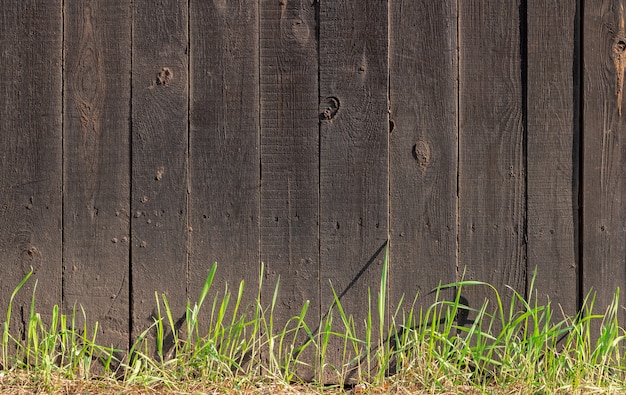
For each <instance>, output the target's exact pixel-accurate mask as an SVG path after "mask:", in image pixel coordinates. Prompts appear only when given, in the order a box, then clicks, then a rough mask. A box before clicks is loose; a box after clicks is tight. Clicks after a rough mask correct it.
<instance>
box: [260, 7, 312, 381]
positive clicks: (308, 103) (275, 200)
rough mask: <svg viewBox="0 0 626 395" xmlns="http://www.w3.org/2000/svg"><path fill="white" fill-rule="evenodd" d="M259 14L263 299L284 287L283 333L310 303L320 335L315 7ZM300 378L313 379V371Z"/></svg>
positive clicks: (278, 317) (278, 319)
mask: <svg viewBox="0 0 626 395" xmlns="http://www.w3.org/2000/svg"><path fill="white" fill-rule="evenodd" d="M260 7H261V20H260V62H261V63H260V67H261V68H260V70H261V86H260V89H261V91H260V98H261V169H262V171H261V260H262V262H264V264H265V268H266V270H267V277H266V278H265V280H264V284H265V285H264V288H263V293H262V295H261V298H262V300H264V301H266V302H267V303H269V301H271V300H272V295H273V292H274V288H275V284H276V283H277V282H278V281H279V280H280V288H279V289H280V293H279V294H278V306H277V308H276V310H275V313H274V319H275V324H276V325H277V326H278V327H280V328H283V327H284V325H285V324H286V323H287V322H288V320H289V319H290V318H292V317H294V316H297V315H299V314H300V310H301V309H302V306H303V304H304V303H305V301H307V300H308V301H310V307H309V310H308V313H307V317H309V318H308V319H307V324H308V325H309V326H310V327H313V328H314V327H315V326H316V325H317V323H318V322H319V317H320V312H319V303H320V301H319V273H318V269H319V267H318V265H319V227H318V206H319V114H318V107H319V106H318V100H317V94H318V78H317V74H318V73H317V68H318V64H317V39H316V31H317V26H316V25H317V22H316V20H315V16H316V7H315V3H313V4H312V3H311V2H310V1H290V2H282V3H279V2H276V1H262V2H261V4H260ZM300 334H301V335H305V336H300V339H299V341H300V342H304V341H305V340H306V334H305V333H304V331H301V332H300ZM309 356H310V357H311V361H312V360H313V359H312V355H309ZM298 374H299V375H300V377H301V378H302V379H305V380H311V379H312V378H313V370H312V369H304V368H303V369H300V371H299V372H298Z"/></svg>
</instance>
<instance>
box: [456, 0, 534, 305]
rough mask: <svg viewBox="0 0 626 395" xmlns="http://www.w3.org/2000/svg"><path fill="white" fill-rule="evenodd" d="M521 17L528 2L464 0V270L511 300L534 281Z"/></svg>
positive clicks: (478, 294)
mask: <svg viewBox="0 0 626 395" xmlns="http://www.w3.org/2000/svg"><path fill="white" fill-rule="evenodd" d="M520 18H522V15H520V1H505V2H493V1H486V0H484V1H460V2H459V51H460V52H459V123H460V131H459V266H460V267H459V270H460V272H461V274H462V273H463V272H465V279H468V280H469V279H471V280H480V281H486V282H489V283H491V284H493V285H494V286H495V287H496V288H497V289H498V290H499V292H501V294H502V296H503V298H505V297H506V296H508V295H510V294H511V293H510V291H509V290H507V289H506V288H505V285H508V286H511V287H513V288H514V289H516V290H517V291H519V292H524V290H525V287H526V256H525V253H526V248H525V243H524V236H525V219H526V212H525V203H526V202H525V182H524V178H525V177H524V173H525V168H524V125H523V116H522V113H523V97H522V93H523V92H522V69H521V67H522V62H521V53H520V52H521V50H522V49H523V47H522V46H521V44H520V20H521V19H520ZM465 296H466V297H467V299H468V301H469V304H470V305H471V306H472V307H480V306H481V305H482V303H483V301H484V298H485V297H488V298H490V299H492V303H491V306H494V305H495V301H493V294H492V293H491V292H489V290H488V289H487V288H478V287H472V288H466V295H465ZM505 303H506V302H505Z"/></svg>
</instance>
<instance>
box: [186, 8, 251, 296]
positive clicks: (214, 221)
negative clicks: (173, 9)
mask: <svg viewBox="0 0 626 395" xmlns="http://www.w3.org/2000/svg"><path fill="white" fill-rule="evenodd" d="M257 18H258V5H256V3H255V4H251V3H250V2H247V1H215V2H204V1H192V3H191V8H190V26H191V31H190V35H191V36H190V38H191V75H190V80H191V92H190V96H191V99H190V105H191V118H190V128H191V129H190V133H191V134H190V182H191V195H190V202H189V204H190V207H189V210H190V212H189V216H190V225H191V227H192V228H193V233H192V236H191V255H190V260H189V292H190V298H191V299H192V300H193V299H194V298H195V297H196V296H195V295H198V294H199V292H200V290H201V288H202V284H203V282H204V280H205V277H206V275H207V273H208V270H209V268H210V267H211V265H212V264H213V262H218V265H219V269H218V272H217V276H216V280H215V281H216V286H217V287H218V289H217V290H216V291H218V290H219V292H220V294H223V292H224V290H223V287H224V283H225V282H228V284H229V285H230V286H231V289H233V288H235V289H236V287H237V286H238V284H239V281H240V280H244V281H245V288H246V293H245V295H246V296H245V299H246V300H245V304H248V303H250V302H252V300H253V299H255V298H256V293H257V285H258V282H259V186H260V185H259V184H260V179H259V174H260V168H259V162H260V160H259V128H260V125H259V60H258V42H259V40H258V20H257ZM245 304H244V306H245Z"/></svg>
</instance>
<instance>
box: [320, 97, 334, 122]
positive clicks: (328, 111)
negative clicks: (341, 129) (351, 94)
mask: <svg viewBox="0 0 626 395" xmlns="http://www.w3.org/2000/svg"><path fill="white" fill-rule="evenodd" d="M321 107H322V108H321V113H320V119H321V120H323V121H330V120H332V119H333V118H334V117H335V115H337V111H339V99H338V98H336V97H334V96H329V97H327V98H326V99H324V103H322V106H321Z"/></svg>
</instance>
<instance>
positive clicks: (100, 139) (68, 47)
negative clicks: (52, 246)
mask: <svg viewBox="0 0 626 395" xmlns="http://www.w3.org/2000/svg"><path fill="white" fill-rule="evenodd" d="M129 7H130V1H127V0H115V1H104V0H92V1H84V2H83V1H67V2H65V12H64V14H65V51H64V53H65V67H64V71H65V72H64V83H65V85H64V98H65V102H64V112H63V115H64V121H63V129H64V134H63V168H64V174H63V191H64V193H63V236H64V242H63V287H64V289H63V295H64V297H63V306H64V308H65V309H66V311H68V312H70V311H71V310H72V308H74V306H76V307H77V308H79V305H81V306H82V307H83V308H84V309H85V311H86V312H88V315H87V319H88V320H89V326H90V327H92V326H93V324H94V323H95V322H96V321H98V322H99V333H98V340H99V342H101V343H102V344H104V345H113V346H115V347H120V348H126V347H128V333H129V328H130V326H129V313H128V312H129V289H128V287H129V277H130V273H129V248H130V247H129V245H130V228H129V215H130V205H129V198H130V135H129V133H130V131H129V119H130V106H129V103H130V78H129V76H130V55H131V52H130V48H131V35H130V31H131V15H130V14H129V10H130V8H129ZM50 263H51V264H52V262H50ZM78 311H80V310H78Z"/></svg>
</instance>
